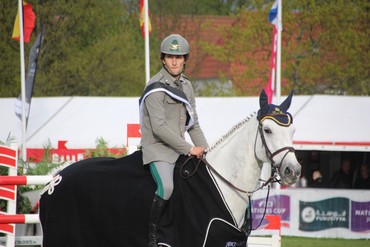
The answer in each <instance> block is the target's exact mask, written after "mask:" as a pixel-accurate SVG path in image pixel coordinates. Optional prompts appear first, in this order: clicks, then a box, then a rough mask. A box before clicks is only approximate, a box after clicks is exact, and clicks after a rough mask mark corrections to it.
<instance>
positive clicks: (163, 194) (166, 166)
mask: <svg viewBox="0 0 370 247" xmlns="http://www.w3.org/2000/svg"><path fill="white" fill-rule="evenodd" d="M174 168H175V163H168V162H164V161H155V162H152V163H150V172H151V173H152V176H153V179H154V181H155V183H156V184H157V190H156V192H155V193H156V194H157V195H158V196H159V197H160V198H162V199H164V200H168V199H170V197H171V195H172V192H173V171H174Z"/></svg>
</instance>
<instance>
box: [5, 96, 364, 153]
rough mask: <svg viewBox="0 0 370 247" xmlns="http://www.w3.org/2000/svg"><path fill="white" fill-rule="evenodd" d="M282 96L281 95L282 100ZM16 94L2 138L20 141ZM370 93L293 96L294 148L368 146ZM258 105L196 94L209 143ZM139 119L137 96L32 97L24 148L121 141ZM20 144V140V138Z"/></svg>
mask: <svg viewBox="0 0 370 247" xmlns="http://www.w3.org/2000/svg"><path fill="white" fill-rule="evenodd" d="M283 99H285V97H282V100H283ZM14 104H15V99H14V98H1V99H0V116H1V117H0V118H1V121H0V141H5V140H6V138H7V136H8V135H10V136H12V137H15V138H16V140H17V141H19V142H20V141H21V124H20V120H19V119H18V117H16V115H15V113H14ZM369 106H370V97H359V96H356V97H352V96H327V95H313V96H294V97H293V102H292V105H291V108H290V110H289V112H290V113H291V114H292V115H293V117H294V125H295V126H296V129H297V131H296V133H295V136H294V143H295V147H296V149H298V150H327V151H330V150H331V151H339V150H340V151H370V108H369ZM258 109H259V100H258V97H231V98H230V97H228V98H226V97H225V98H201V97H200V98H197V110H198V115H199V118H200V123H201V125H202V127H203V130H204V132H205V135H206V138H207V139H208V141H209V143H210V144H212V143H213V142H215V141H217V140H218V138H220V137H221V136H222V135H223V134H224V133H226V132H227V131H228V130H229V129H230V128H231V127H232V126H233V125H234V124H236V123H238V122H239V121H240V120H242V119H243V118H245V117H246V116H248V115H249V114H251V113H253V112H255V111H257V110H258ZM135 123H139V107H138V97H50V98H36V97H34V98H32V102H31V110H30V118H29V122H28V127H27V136H26V140H27V148H42V147H43V145H44V144H45V143H46V142H47V141H48V140H50V142H51V144H52V145H53V147H56V146H57V143H58V141H68V142H67V145H66V146H67V147H68V148H94V147H95V141H96V139H97V138H100V137H101V138H103V139H104V140H106V141H107V142H108V144H109V146H110V147H123V146H125V145H126V144H127V143H126V140H127V139H126V138H127V124H135ZM18 144H19V145H21V143H18Z"/></svg>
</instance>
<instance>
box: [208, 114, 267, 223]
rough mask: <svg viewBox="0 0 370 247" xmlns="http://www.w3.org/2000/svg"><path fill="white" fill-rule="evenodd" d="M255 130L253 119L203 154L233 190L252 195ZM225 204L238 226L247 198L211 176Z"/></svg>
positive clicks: (256, 166) (256, 170) (258, 169)
mask: <svg viewBox="0 0 370 247" xmlns="http://www.w3.org/2000/svg"><path fill="white" fill-rule="evenodd" d="M257 128H258V121H257V119H256V117H252V119H250V120H249V121H247V122H245V123H244V124H243V125H242V126H240V127H239V128H238V129H236V130H235V131H234V132H233V133H231V134H230V135H229V136H227V137H225V139H223V140H222V141H221V142H220V143H218V144H217V145H216V146H214V147H213V148H212V149H211V150H210V152H209V153H208V154H207V161H208V162H209V163H210V164H211V165H212V167H214V168H215V170H217V172H219V173H220V174H221V175H222V176H223V177H224V178H225V179H226V180H228V181H230V182H231V183H232V184H233V185H235V186H236V187H238V188H240V189H242V190H246V191H252V190H254V189H255V187H256V184H257V182H258V179H259V177H260V174H261V166H260V164H259V163H258V161H257V160H256V158H255V154H254V148H255V140H256V134H257V131H258V130H257ZM214 177H215V180H216V183H217V184H218V186H219V188H220V191H221V193H222V194H223V196H224V198H225V201H226V203H227V205H228V207H229V209H230V211H231V213H232V214H233V216H234V218H235V220H236V223H237V224H238V225H239V226H240V225H241V224H242V223H243V221H244V215H245V210H246V208H247V206H248V195H247V194H246V193H242V192H238V191H237V190H235V189H233V188H231V187H230V186H229V185H227V184H226V183H225V182H223V181H222V180H221V179H220V178H219V177H217V175H215V176H214Z"/></svg>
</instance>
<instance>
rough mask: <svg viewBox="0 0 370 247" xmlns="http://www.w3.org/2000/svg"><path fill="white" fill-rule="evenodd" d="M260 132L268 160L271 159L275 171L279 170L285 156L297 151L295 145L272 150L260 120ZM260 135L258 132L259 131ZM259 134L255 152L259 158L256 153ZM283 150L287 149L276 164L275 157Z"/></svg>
mask: <svg viewBox="0 0 370 247" xmlns="http://www.w3.org/2000/svg"><path fill="white" fill-rule="evenodd" d="M258 132H259V133H260V137H261V140H262V145H263V147H264V148H265V152H266V156H267V158H268V160H269V161H270V164H271V167H272V170H273V171H274V173H276V172H278V171H279V169H280V167H281V164H282V163H283V161H284V159H285V157H286V156H287V155H288V154H289V153H290V152H292V153H295V149H294V147H291V146H287V147H282V148H280V149H278V150H276V151H275V152H273V153H272V152H271V151H270V149H269V147H268V146H267V143H266V138H265V135H264V132H263V129H262V121H259V124H258ZM257 135H258V133H257ZM257 135H256V141H255V142H254V145H255V146H254V154H255V156H256V158H257V155H256V145H257ZM283 151H287V152H286V153H285V154H284V156H283V158H282V159H281V161H280V163H279V164H276V163H275V161H274V157H275V156H276V155H278V154H279V153H281V152H283ZM272 175H275V174H272Z"/></svg>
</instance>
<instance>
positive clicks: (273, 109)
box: [257, 90, 293, 126]
mask: <svg viewBox="0 0 370 247" xmlns="http://www.w3.org/2000/svg"><path fill="white" fill-rule="evenodd" d="M292 96H293V91H291V92H290V94H289V96H288V97H287V98H286V99H285V101H284V102H283V103H281V105H279V106H277V105H273V104H268V99H267V95H266V93H265V90H262V92H261V95H260V110H259V111H258V114H257V119H258V121H259V122H262V121H263V120H265V119H271V120H273V121H274V122H276V123H277V124H279V125H281V126H289V125H291V124H292V123H293V117H292V115H291V114H290V113H289V112H287V110H288V109H289V107H290V103H291V102H292Z"/></svg>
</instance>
